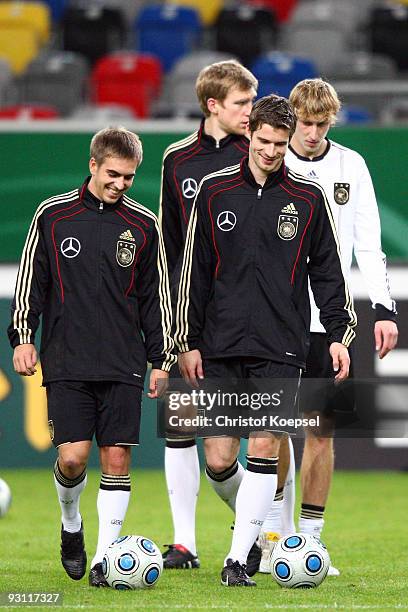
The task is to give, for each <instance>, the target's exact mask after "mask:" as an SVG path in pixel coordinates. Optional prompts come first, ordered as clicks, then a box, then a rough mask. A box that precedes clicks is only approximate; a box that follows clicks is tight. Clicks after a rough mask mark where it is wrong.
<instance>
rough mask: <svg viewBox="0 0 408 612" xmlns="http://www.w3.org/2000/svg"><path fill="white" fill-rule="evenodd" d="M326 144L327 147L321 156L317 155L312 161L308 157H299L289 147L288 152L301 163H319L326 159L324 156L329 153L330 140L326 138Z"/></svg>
mask: <svg viewBox="0 0 408 612" xmlns="http://www.w3.org/2000/svg"><path fill="white" fill-rule="evenodd" d="M326 142H327V146H326V148H325V150H324V151H323V153H322V154H321V155H318V156H317V157H313V159H310V157H304V156H303V155H299V153H296V151H295V149H294V148H293V147H291V146H290V145H289V150H290V151H291V152H292V153H293V155H295V156H296V157H297V158H298V159H300V160H301V161H306V162H317V161H320V160H321V159H323V158H324V157H326V155H327V154H328V152H329V151H330V147H331V142H330V140H329V139H328V138H326Z"/></svg>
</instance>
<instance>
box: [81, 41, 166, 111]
mask: <svg viewBox="0 0 408 612" xmlns="http://www.w3.org/2000/svg"><path fill="white" fill-rule="evenodd" d="M161 82H162V68H161V64H160V61H159V60H158V59H157V58H156V57H154V56H153V55H150V54H142V53H134V52H123V53H122V52H119V53H113V54H110V55H105V56H104V57H102V58H101V59H100V60H98V62H97V63H96V65H95V68H94V70H93V71H92V75H91V86H92V93H91V96H92V101H93V102H95V103H96V104H121V105H123V106H127V107H129V108H131V109H132V111H133V113H134V115H135V116H136V117H140V118H145V117H148V116H149V115H150V105H151V102H152V101H153V100H154V99H155V98H157V97H158V95H159V93H160V88H161Z"/></svg>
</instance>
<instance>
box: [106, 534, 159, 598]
mask: <svg viewBox="0 0 408 612" xmlns="http://www.w3.org/2000/svg"><path fill="white" fill-rule="evenodd" d="M102 569H103V574H104V576H105V579H106V582H107V583H108V584H109V586H111V587H112V588H114V589H118V590H130V589H145V588H149V587H152V586H154V585H155V584H156V582H157V581H158V580H159V578H160V575H161V573H162V571H163V557H162V554H161V552H160V550H159V548H158V547H157V546H156V544H155V543H154V542H152V540H149V538H145V537H144V536H138V535H130V536H129V535H128V536H122V537H120V538H118V539H117V540H115V542H113V543H112V544H111V545H110V546H108V548H107V550H106V552H105V556H104V558H103V561H102Z"/></svg>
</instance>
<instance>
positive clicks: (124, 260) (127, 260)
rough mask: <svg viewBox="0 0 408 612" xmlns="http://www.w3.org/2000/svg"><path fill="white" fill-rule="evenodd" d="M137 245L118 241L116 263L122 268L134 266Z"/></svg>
mask: <svg viewBox="0 0 408 612" xmlns="http://www.w3.org/2000/svg"><path fill="white" fill-rule="evenodd" d="M135 253H136V245H135V243H134V242H125V241H124V240H118V242H117V244H116V261H117V262H118V264H119V265H120V266H122V268H127V267H128V266H130V265H132V263H133V262H134V259H135Z"/></svg>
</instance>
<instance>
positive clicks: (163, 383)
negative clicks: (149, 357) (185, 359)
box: [147, 368, 169, 399]
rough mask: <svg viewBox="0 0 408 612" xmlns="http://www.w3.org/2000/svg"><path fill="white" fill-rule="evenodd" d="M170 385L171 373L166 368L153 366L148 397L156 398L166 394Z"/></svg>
mask: <svg viewBox="0 0 408 612" xmlns="http://www.w3.org/2000/svg"><path fill="white" fill-rule="evenodd" d="M168 386H169V373H168V372H165V371H164V370H157V369H154V368H152V371H151V373H150V381H149V393H148V394H147V397H150V399H156V398H158V397H161V396H162V395H164V393H165V392H166V391H167V387H168Z"/></svg>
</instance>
